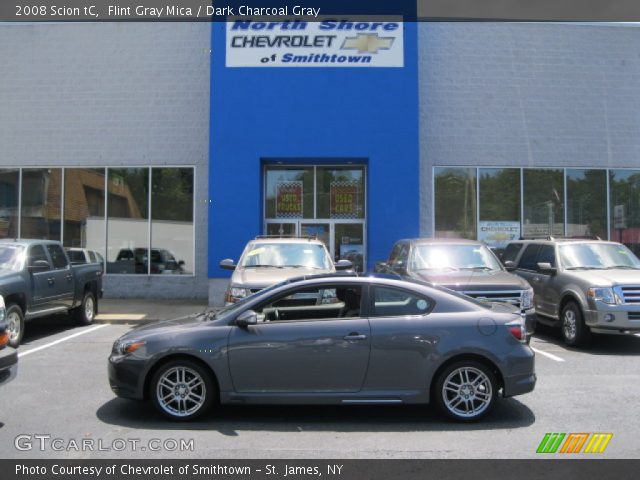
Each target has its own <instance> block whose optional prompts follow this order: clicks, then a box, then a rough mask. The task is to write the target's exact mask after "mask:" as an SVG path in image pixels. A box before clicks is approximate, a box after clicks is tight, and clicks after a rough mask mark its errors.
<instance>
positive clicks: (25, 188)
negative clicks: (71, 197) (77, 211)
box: [20, 168, 62, 240]
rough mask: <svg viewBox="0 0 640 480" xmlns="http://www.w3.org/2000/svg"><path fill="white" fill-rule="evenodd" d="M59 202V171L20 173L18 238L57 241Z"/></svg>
mask: <svg viewBox="0 0 640 480" xmlns="http://www.w3.org/2000/svg"><path fill="white" fill-rule="evenodd" d="M61 202H62V169H60V168H25V169H23V170H22V208H21V222H20V223H21V225H20V236H21V237H22V238H37V239H41V240H60V227H61V226H60V217H61V212H60V206H61Z"/></svg>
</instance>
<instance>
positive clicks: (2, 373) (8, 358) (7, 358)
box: [0, 347, 18, 385]
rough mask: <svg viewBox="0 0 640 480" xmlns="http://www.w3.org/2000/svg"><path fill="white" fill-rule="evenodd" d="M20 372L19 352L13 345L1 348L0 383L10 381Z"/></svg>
mask: <svg viewBox="0 0 640 480" xmlns="http://www.w3.org/2000/svg"><path fill="white" fill-rule="evenodd" d="M17 374H18V352H17V351H16V350H15V349H14V348H11V347H5V348H4V349H2V350H0V385H3V384H5V383H9V382H10V381H11V380H13V379H14V378H16V375H17Z"/></svg>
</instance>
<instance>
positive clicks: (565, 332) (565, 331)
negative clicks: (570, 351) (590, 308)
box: [560, 301, 591, 347]
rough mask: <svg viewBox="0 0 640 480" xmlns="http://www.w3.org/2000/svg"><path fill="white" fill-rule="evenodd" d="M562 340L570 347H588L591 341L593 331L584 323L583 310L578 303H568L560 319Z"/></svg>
mask: <svg viewBox="0 0 640 480" xmlns="http://www.w3.org/2000/svg"><path fill="white" fill-rule="evenodd" d="M560 322H561V324H560V329H561V330H562V339H563V340H564V343H566V344H567V345H569V346H570V347H586V346H587V345H588V344H589V340H590V339H591V330H589V327H587V325H586V324H585V323H584V317H583V315H582V310H580V307H579V306H578V305H577V304H576V302H573V301H571V302H567V304H566V305H565V306H564V308H563V309H562V315H561V317H560Z"/></svg>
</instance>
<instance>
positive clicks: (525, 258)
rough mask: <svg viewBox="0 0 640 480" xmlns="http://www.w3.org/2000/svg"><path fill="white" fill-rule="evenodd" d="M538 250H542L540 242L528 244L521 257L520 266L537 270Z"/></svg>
mask: <svg viewBox="0 0 640 480" xmlns="http://www.w3.org/2000/svg"><path fill="white" fill-rule="evenodd" d="M538 250H540V245H539V244H536V243H532V244H530V245H527V248H526V249H525V250H524V253H523V254H522V257H520V263H518V268H521V269H523V270H535V269H536V258H537V256H538Z"/></svg>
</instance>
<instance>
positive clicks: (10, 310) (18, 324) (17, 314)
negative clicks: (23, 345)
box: [6, 303, 24, 348]
mask: <svg viewBox="0 0 640 480" xmlns="http://www.w3.org/2000/svg"><path fill="white" fill-rule="evenodd" d="M6 319H7V324H8V329H9V346H11V347H13V348H18V346H19V345H20V342H22V337H23V336H24V313H23V312H22V308H20V305H17V304H15V303H10V304H9V305H8V306H7V311H6ZM16 328H17V333H16V331H15V330H16Z"/></svg>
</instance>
